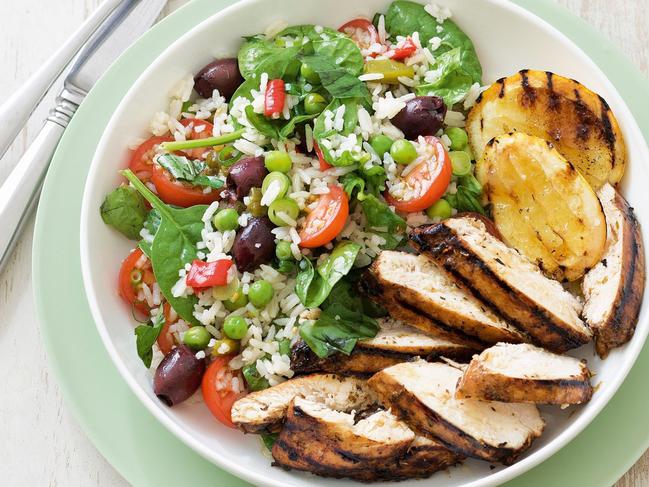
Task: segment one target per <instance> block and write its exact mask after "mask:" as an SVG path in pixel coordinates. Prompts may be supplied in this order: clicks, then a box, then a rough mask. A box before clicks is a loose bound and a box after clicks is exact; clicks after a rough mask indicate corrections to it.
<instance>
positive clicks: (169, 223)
mask: <svg viewBox="0 0 649 487" xmlns="http://www.w3.org/2000/svg"><path fill="white" fill-rule="evenodd" d="M122 174H123V175H124V177H126V179H128V180H129V181H130V182H131V184H132V185H133V186H134V187H135V189H137V190H138V191H139V192H140V194H141V195H142V196H144V197H145V198H146V200H147V201H148V202H149V203H150V204H151V206H152V207H153V208H154V209H155V210H157V211H158V212H159V213H160V227H159V228H158V231H157V232H156V234H155V237H154V238H153V244H152V245H151V255H150V259H151V264H152V265H153V273H154V275H155V277H156V280H157V282H158V285H159V286H160V291H161V292H162V295H163V296H164V297H165V299H166V300H167V301H168V302H169V304H170V305H171V307H172V308H173V309H174V310H175V311H176V312H177V313H178V315H179V316H180V317H181V318H182V319H183V320H185V321H187V322H188V323H192V324H194V325H198V324H199V323H198V321H197V320H196V318H195V317H194V314H193V313H194V305H195V304H196V302H197V301H198V300H197V298H196V296H194V295H190V296H186V297H175V296H174V295H173V294H172V292H171V288H172V287H173V286H174V284H176V282H178V271H179V270H180V269H182V268H183V267H184V266H185V264H189V263H191V262H192V261H193V260H194V259H196V258H197V254H196V252H197V249H196V243H197V242H198V241H199V240H200V239H201V230H202V229H203V220H202V217H203V214H204V213H205V210H206V209H207V206H206V205H196V206H191V207H189V208H173V207H171V206H168V205H166V204H165V203H163V202H162V201H160V199H159V198H158V197H157V196H156V195H155V194H153V193H152V192H151V191H150V190H149V188H147V187H146V186H145V185H144V183H142V181H140V180H139V179H138V178H137V176H135V174H133V172H132V171H130V170H128V169H127V170H126V171H122Z"/></svg>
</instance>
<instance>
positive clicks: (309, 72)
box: [300, 63, 320, 85]
mask: <svg viewBox="0 0 649 487" xmlns="http://www.w3.org/2000/svg"><path fill="white" fill-rule="evenodd" d="M300 74H301V75H302V76H303V77H304V79H305V80H307V81H308V82H309V83H311V84H314V85H315V84H319V83H320V75H319V74H318V73H316V71H315V69H313V68H312V67H311V66H309V65H308V64H306V63H302V66H300Z"/></svg>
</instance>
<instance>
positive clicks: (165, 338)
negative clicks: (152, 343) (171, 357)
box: [157, 303, 178, 355]
mask: <svg viewBox="0 0 649 487" xmlns="http://www.w3.org/2000/svg"><path fill="white" fill-rule="evenodd" d="M162 310H163V311H164V314H165V324H164V326H163V327H162V330H160V334H159V335H158V340H157V342H158V347H160V351H161V352H162V353H163V354H165V355H167V354H168V353H169V352H171V349H173V348H174V347H175V346H176V339H175V338H174V334H173V333H171V332H170V331H169V327H170V326H171V325H173V324H174V323H175V322H176V321H178V315H176V316H175V317H174V319H173V320H172V319H171V315H172V313H171V305H170V304H169V303H165V304H164V307H163V308H162ZM174 314H175V313H174Z"/></svg>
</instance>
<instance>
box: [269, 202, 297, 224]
mask: <svg viewBox="0 0 649 487" xmlns="http://www.w3.org/2000/svg"><path fill="white" fill-rule="evenodd" d="M278 213H283V214H285V215H286V216H288V217H289V218H290V219H291V220H297V217H298V215H299V214H300V207H299V206H297V203H296V202H295V201H293V200H292V199H291V198H279V199H276V200H275V201H273V202H272V203H271V204H270V206H269V207H268V218H270V221H271V222H273V223H274V224H275V225H277V226H278V227H285V226H287V225H292V224H293V223H292V222H290V221H286V220H284V215H278Z"/></svg>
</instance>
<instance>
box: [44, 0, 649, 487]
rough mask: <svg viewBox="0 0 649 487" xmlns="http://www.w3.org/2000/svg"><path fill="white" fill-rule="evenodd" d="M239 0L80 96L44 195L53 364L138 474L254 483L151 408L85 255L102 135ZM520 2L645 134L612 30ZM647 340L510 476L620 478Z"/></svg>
mask: <svg viewBox="0 0 649 487" xmlns="http://www.w3.org/2000/svg"><path fill="white" fill-rule="evenodd" d="M230 3H233V2H232V1H231V0H194V1H193V2H190V3H189V4H188V5H186V6H185V7H183V8H182V9H180V10H179V11H178V12H176V13H174V14H173V15H171V16H169V17H168V18H166V19H165V20H163V21H162V22H160V23H159V24H158V25H156V26H155V27H154V28H153V29H152V30H151V31H150V32H148V33H147V34H146V35H145V36H143V37H142V39H140V40H139V41H138V42H137V43H136V45H134V46H133V47H132V48H131V49H129V50H128V51H127V52H126V53H125V54H124V55H123V56H122V57H121V58H120V59H119V60H118V61H117V62H116V63H115V64H114V65H113V67H112V68H111V69H110V70H109V71H108V73H107V74H106V75H105V76H104V77H103V79H102V80H101V81H100V82H99V83H97V86H96V87H95V88H94V89H93V90H92V92H91V93H90V94H89V95H88V98H87V99H86V101H85V102H84V103H83V105H82V106H81V107H80V108H79V111H78V112H77V114H76V116H75V117H74V119H73V120H72V123H71V124H70V126H69V127H68V130H67V131H66V133H65V136H64V137H63V140H62V141H61V144H60V146H59V148H58V151H57V153H56V156H55V158H54V161H53V163H52V168H51V169H50V171H49V174H48V175H47V180H46V182H45V188H44V190H43V194H42V196H41V201H40V205H39V209H38V216H37V221H36V233H35V237H34V264H33V274H34V293H35V300H36V305H37V309H38V315H39V318H40V323H41V328H42V335H43V338H44V341H45V345H46V348H47V352H48V356H49V361H50V365H51V367H52V369H53V370H54V372H55V374H56V376H57V377H58V380H59V384H60V386H61V389H62V391H63V394H64V396H65V398H66V400H67V404H68V406H69V407H70V409H71V410H72V412H73V414H74V415H75V416H76V418H77V419H78V421H79V422H80V423H81V426H82V427H83V429H84V430H85V432H86V433H87V434H88V436H89V437H90V439H91V440H92V441H93V442H94V444H95V445H96V446H97V448H98V449H99V451H100V452H101V453H102V454H103V455H104V456H105V457H106V458H107V459H108V461H109V462H110V463H111V464H112V465H113V466H114V467H115V468H116V469H117V470H118V471H119V472H120V473H121V474H122V475H123V476H124V477H125V478H126V479H127V480H128V481H129V482H130V483H132V484H134V485H137V486H143V485H152V486H156V487H160V486H165V485H169V486H172V485H173V486H176V485H187V484H191V483H194V484H197V485H227V486H240V485H247V484H246V483H245V482H243V481H241V480H238V479H236V478H235V477H233V476H231V475H230V474H228V473H226V472H224V471H222V470H220V469H219V468H217V467H216V466H214V465H212V464H211V463H209V462H208V461H206V460H204V459H203V458H202V457H200V456H199V455H197V454H196V453H194V452H193V451H192V450H190V449H189V448H188V447H186V446H185V445H184V444H183V443H181V441H180V440H178V439H177V438H176V437H174V436H173V435H172V434H171V433H169V432H168V431H167V430H166V429H165V428H164V427H163V426H162V425H161V424H160V423H158V422H157V421H156V420H155V419H154V417H153V416H152V415H151V414H150V413H149V412H148V411H147V410H146V409H145V408H144V406H143V405H142V404H141V403H140V402H139V400H138V399H137V398H136V397H135V395H133V393H132V392H131V391H130V390H129V389H128V387H127V385H126V383H125V382H124V381H123V380H122V378H121V377H120V375H119V374H118V372H117V369H116V368H115V367H114V366H113V364H112V362H111V361H110V359H109V357H108V354H107V353H106V351H105V350H104V347H103V345H102V343H101V340H100V338H99V335H98V334H97V331H96V329H95V325H94V323H93V320H92V317H91V316H90V310H89V309H88V304H87V303H86V300H85V296H84V289H83V284H82V281H81V268H80V263H79V218H80V210H81V197H82V192H83V187H84V182H85V179H86V175H87V172H88V167H89V164H90V161H91V159H92V156H93V154H94V152H95V147H96V145H97V143H98V141H99V139H100V137H101V134H102V132H103V130H104V127H105V126H106V124H107V122H108V120H109V118H110V116H111V115H112V113H113V111H114V109H115V108H116V107H117V105H118V103H119V101H120V100H121V99H122V97H123V95H124V94H125V93H126V91H127V90H128V89H129V88H130V86H131V84H132V83H133V82H134V81H135V79H136V78H137V77H138V76H139V75H140V73H141V72H142V71H143V70H144V68H145V67H146V66H148V65H149V63H150V62H151V61H153V60H154V59H155V58H156V57H157V56H158V55H159V54H160V53H161V52H162V51H163V50H164V49H165V48H166V47H167V46H168V45H169V44H171V43H172V42H173V41H174V40H175V39H177V38H178V37H180V36H181V35H182V34H184V33H185V32H187V31H188V30H189V29H191V28H192V27H193V26H195V25H196V24H198V23H199V22H201V21H202V20H204V19H205V18H206V17H208V16H209V15H211V14H213V13H216V12H217V11H219V10H220V9H222V8H224V7H225V6H227V5H229V4H230ZM516 3H518V4H520V5H522V6H523V7H525V8H527V9H529V10H530V11H532V12H534V13H536V14H537V15H539V16H541V17H543V18H545V19H546V20H548V21H549V22H550V23H552V24H553V25H554V26H556V27H557V28H558V29H559V30H561V31H562V32H564V33H565V34H567V35H568V36H569V37H570V38H571V39H572V40H573V41H575V42H576V43H577V44H578V45H580V46H581V47H582V48H583V49H584V50H585V51H586V52H587V53H588V54H589V55H590V56H591V58H592V59H593V60H594V61H595V62H596V63H597V64H598V65H599V66H600V67H601V68H602V70H603V71H604V72H605V73H606V74H607V75H608V77H609V78H610V80H611V81H612V82H613V84H614V85H615V86H616V87H617V89H618V90H619V91H620V93H621V94H622V96H623V97H624V99H625V101H626V103H627V104H628V105H629V107H630V108H631V110H632V111H633V112H634V115H635V117H636V119H637V121H638V123H639V125H640V127H641V128H642V129H643V130H644V133H645V135H649V111H647V110H646V108H643V107H646V99H645V98H646V93H647V81H646V80H645V79H644V77H643V76H642V75H641V74H640V73H639V72H638V71H637V70H636V69H635V68H634V67H633V66H632V65H631V64H630V63H629V62H628V61H627V60H626V59H625V58H624V57H623V56H622V55H621V54H620V53H619V52H618V51H616V50H614V49H613V48H612V47H611V44H610V42H608V41H607V40H606V39H604V38H603V37H602V36H600V35H599V34H598V33H597V32H595V31H594V30H593V29H592V28H590V27H589V26H588V25H587V24H585V23H584V22H582V21H581V20H579V19H577V18H576V17H574V16H572V15H571V14H569V13H568V12H567V11H565V10H564V9H562V8H561V7H559V6H557V5H555V4H554V3H553V2H551V1H549V0H543V1H541V0H517V1H516ZM647 375H649V347H647V346H646V347H645V349H644V351H643V352H642V354H641V355H640V357H639V359H638V361H637V363H636V365H635V366H634V368H633V370H632V371H631V373H630V374H629V376H628V378H627V379H626V381H625V383H624V384H623V385H622V387H621V388H620V389H619V391H618V393H617V394H616V395H615V397H614V398H613V399H612V400H611V402H610V403H609V404H608V406H606V408H605V409H604V410H603V411H602V412H601V413H600V415H599V416H598V417H597V418H596V419H595V420H594V421H593V422H592V423H591V425H590V426H588V428H586V430H585V431H584V432H582V433H581V434H580V435H579V436H578V437H577V438H576V439H574V440H573V441H572V442H571V443H570V444H569V445H568V446H566V447H565V448H564V449H562V450H561V451H560V452H559V453H557V454H556V455H554V456H553V457H552V458H550V459H549V460H547V461H546V462H544V463H543V464H542V465H540V466H538V467H536V468H534V469H533V470H531V471H529V472H528V473H526V474H525V475H523V476H521V477H519V478H518V479H516V480H514V481H512V482H510V483H509V484H508V485H511V486H521V487H522V486H525V487H534V486H543V487H546V486H548V485H550V486H552V485H571V486H573V487H576V486H582V485H583V486H599V485H601V486H609V485H611V484H613V483H614V482H615V481H616V480H617V479H618V478H619V477H620V476H622V475H623V474H624V472H625V471H626V470H627V469H629V468H630V467H631V465H633V463H634V462H635V461H636V460H637V459H638V458H639V457H640V455H642V453H643V452H644V451H645V449H646V448H647V447H648V446H649V415H648V414H647V405H648V404H649V388H647V387H646V381H645V377H646V376H647Z"/></svg>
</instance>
